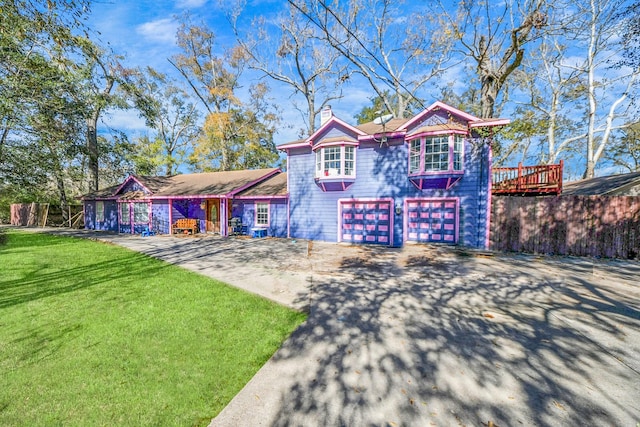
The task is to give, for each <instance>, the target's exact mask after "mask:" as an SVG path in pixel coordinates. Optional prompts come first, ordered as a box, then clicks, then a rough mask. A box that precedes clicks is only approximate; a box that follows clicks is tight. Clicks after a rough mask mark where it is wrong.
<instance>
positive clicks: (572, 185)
mask: <svg viewBox="0 0 640 427" xmlns="http://www.w3.org/2000/svg"><path fill="white" fill-rule="evenodd" d="M636 185H640V172H632V173H623V174H618V175H609V176H600V177H597V178H591V179H582V180H580V181H573V182H568V183H565V184H563V185H562V194H567V195H575V196H601V195H608V194H609V195H610V194H614V193H619V192H623V191H624V190H626V189H628V188H631V187H634V186H636Z"/></svg>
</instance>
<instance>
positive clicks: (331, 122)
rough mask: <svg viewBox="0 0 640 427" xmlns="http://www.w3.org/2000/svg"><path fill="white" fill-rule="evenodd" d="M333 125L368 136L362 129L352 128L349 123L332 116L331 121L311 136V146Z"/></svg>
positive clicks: (309, 139) (308, 139)
mask: <svg viewBox="0 0 640 427" xmlns="http://www.w3.org/2000/svg"><path fill="white" fill-rule="evenodd" d="M333 124H339V125H341V126H344V127H345V128H347V129H348V130H350V131H351V132H354V133H356V134H357V135H366V133H364V132H363V131H361V130H360V129H358V128H355V127H353V126H351V125H350V124H349V123H346V122H343V121H342V120H340V119H339V118H337V117H336V116H332V117H331V118H330V119H329V120H327V122H326V123H325V124H324V125H322V126H320V128H319V129H318V130H317V131H315V132H314V133H313V135H311V136H310V137H309V138H307V141H308V142H311V144H313V140H314V139H316V137H317V136H318V135H321V134H322V133H323V132H324V131H325V130H326V129H328V128H329V127H331V126H332V125H333Z"/></svg>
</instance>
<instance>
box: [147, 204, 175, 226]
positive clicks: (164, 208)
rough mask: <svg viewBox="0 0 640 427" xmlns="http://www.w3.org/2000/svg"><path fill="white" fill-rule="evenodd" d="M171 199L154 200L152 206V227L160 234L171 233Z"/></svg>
mask: <svg viewBox="0 0 640 427" xmlns="http://www.w3.org/2000/svg"><path fill="white" fill-rule="evenodd" d="M170 226H171V224H170V223H169V201H168V200H154V201H153V206H152V207H151V229H152V230H153V231H155V232H156V233H158V234H169V228H170Z"/></svg>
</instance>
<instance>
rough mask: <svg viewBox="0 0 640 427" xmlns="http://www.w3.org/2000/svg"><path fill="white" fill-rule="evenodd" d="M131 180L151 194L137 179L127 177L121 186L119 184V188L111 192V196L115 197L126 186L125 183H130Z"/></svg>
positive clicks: (133, 176) (132, 176)
mask: <svg viewBox="0 0 640 427" xmlns="http://www.w3.org/2000/svg"><path fill="white" fill-rule="evenodd" d="M131 180H134V181H135V182H137V183H138V184H140V185H141V186H142V188H144V189H145V190H147V191H148V192H149V193H153V191H151V190H149V188H147V186H146V185H144V184H143V183H142V182H140V180H139V179H138V178H136V176H135V175H129V177H127V179H125V180H124V182H123V183H122V184H120V187H118V189H117V190H116V191H114V192H113V195H114V196H115V195H116V194H118V193H119V192H120V190H122V189H123V188H124V186H125V185H127V183H128V182H129V181H131Z"/></svg>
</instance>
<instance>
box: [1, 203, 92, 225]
mask: <svg viewBox="0 0 640 427" xmlns="http://www.w3.org/2000/svg"><path fill="white" fill-rule="evenodd" d="M66 210H67V217H68V218H69V219H67V220H64V219H63V215H62V210H61V209H60V206H55V205H49V203H15V204H12V205H11V225H19V226H22V227H44V226H45V225H50V226H54V227H83V226H84V216H83V209H82V206H81V205H73V206H68V207H67V209H66Z"/></svg>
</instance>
